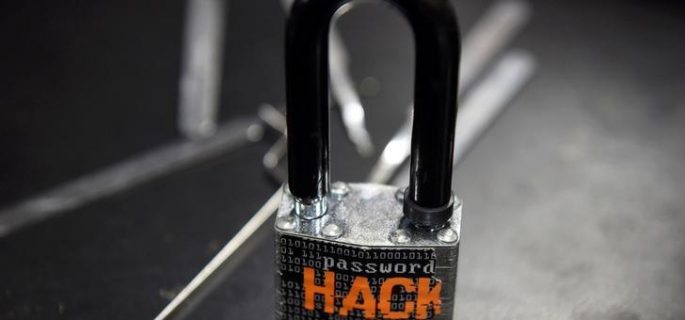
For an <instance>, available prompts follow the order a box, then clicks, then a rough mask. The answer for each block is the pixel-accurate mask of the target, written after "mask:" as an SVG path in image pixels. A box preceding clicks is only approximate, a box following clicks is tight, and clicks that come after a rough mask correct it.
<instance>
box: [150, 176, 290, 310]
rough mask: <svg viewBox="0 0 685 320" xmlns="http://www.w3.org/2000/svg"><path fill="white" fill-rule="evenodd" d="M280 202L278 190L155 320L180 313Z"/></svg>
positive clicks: (279, 190)
mask: <svg viewBox="0 0 685 320" xmlns="http://www.w3.org/2000/svg"><path fill="white" fill-rule="evenodd" d="M280 201H281V189H278V190H277V191H276V192H275V193H274V194H273V195H272V196H271V197H270V198H269V200H267V201H266V203H264V205H263V206H262V207H261V208H260V209H259V210H258V211H257V213H256V214H255V215H254V216H252V218H250V220H249V221H248V222H247V223H246V224H245V225H244V226H243V227H242V228H241V229H240V231H238V233H237V234H236V235H235V236H233V238H231V240H230V241H229V242H228V243H227V244H226V245H225V246H224V247H223V248H221V250H220V251H219V253H217V255H216V256H214V258H212V260H211V261H209V263H208V264H207V265H206V266H205V267H204V268H202V270H201V271H200V273H198V274H197V275H196V276H195V277H194V278H193V280H191V281H190V283H188V285H186V286H185V288H183V290H181V292H180V293H179V294H178V295H176V297H174V299H173V300H172V301H171V302H170V303H169V304H168V305H167V306H166V307H165V308H164V310H162V312H160V313H159V315H157V316H156V317H155V320H162V319H170V318H172V317H174V316H175V315H176V314H178V313H180V312H181V311H182V310H181V309H182V308H181V307H182V306H183V304H184V303H185V302H186V301H188V300H189V299H191V298H192V297H193V296H194V295H195V294H197V293H198V290H200V287H202V286H203V285H204V284H206V283H207V281H208V280H210V279H211V278H212V277H213V276H214V275H215V274H216V273H217V272H218V271H219V269H220V268H221V267H222V266H224V264H225V263H226V261H227V260H228V259H229V258H231V256H233V254H234V253H235V252H236V251H237V250H238V249H240V247H241V246H242V245H243V244H244V243H245V242H247V240H248V239H249V238H250V237H251V236H252V235H253V234H254V233H255V232H256V231H257V230H258V229H259V228H260V227H261V226H262V225H263V224H264V223H265V222H266V221H267V220H268V219H269V218H270V217H271V215H273V213H274V212H275V211H276V209H277V208H278V204H279V203H280Z"/></svg>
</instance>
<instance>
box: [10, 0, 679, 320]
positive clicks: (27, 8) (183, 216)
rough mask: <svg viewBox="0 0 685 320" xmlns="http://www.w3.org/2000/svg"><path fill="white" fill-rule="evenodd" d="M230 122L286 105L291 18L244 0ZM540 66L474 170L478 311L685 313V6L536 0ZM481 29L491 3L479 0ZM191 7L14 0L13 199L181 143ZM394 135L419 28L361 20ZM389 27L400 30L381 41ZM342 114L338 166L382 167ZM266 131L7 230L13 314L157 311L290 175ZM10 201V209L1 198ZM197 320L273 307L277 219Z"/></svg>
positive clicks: (364, 53) (384, 132) (578, 315)
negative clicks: (276, 173)
mask: <svg viewBox="0 0 685 320" xmlns="http://www.w3.org/2000/svg"><path fill="white" fill-rule="evenodd" d="M234 2H235V3H231V4H230V10H229V23H228V28H229V33H228V34H227V49H226V57H227V62H226V64H225V68H224V73H225V77H226V81H225V83H224V88H225V89H224V91H223V92H224V94H223V103H222V104H223V108H222V114H221V117H222V118H223V119H228V118H232V117H234V116H238V115H247V114H253V113H254V112H255V111H256V107H257V105H258V104H259V103H261V102H270V103H274V104H278V103H280V102H282V101H283V97H284V94H283V89H284V83H283V67H282V66H283V58H282V36H283V30H282V26H283V22H284V18H283V14H282V11H281V9H280V6H279V5H278V3H276V1H234ZM531 3H532V6H533V10H534V16H533V18H532V22H531V24H530V25H529V26H528V27H527V29H526V30H525V31H524V33H523V35H522V36H521V37H520V38H519V39H518V40H517V41H516V42H515V43H514V46H515V47H517V48H523V49H526V50H529V51H530V52H532V53H533V54H534V55H535V57H536V58H537V60H538V63H539V65H538V70H537V73H536V75H535V77H534V79H533V80H532V82H531V83H530V85H528V86H527V88H526V89H525V91H524V92H523V93H522V94H521V95H520V96H519V97H518V98H517V99H516V100H515V101H514V103H513V105H512V106H511V108H510V109H509V110H508V111H507V112H506V113H505V114H504V115H503V116H502V117H501V118H500V119H499V120H498V121H497V123H496V124H495V125H494V126H493V128H492V129H491V130H490V131H489V132H488V133H487V134H486V135H485V136H484V137H483V139H482V140H481V141H480V142H479V143H478V145H477V146H476V147H475V148H474V149H473V151H472V152H471V153H470V154H469V155H468V156H467V157H466V159H465V161H464V162H463V163H462V164H461V165H460V166H459V167H458V168H457V170H456V173H455V178H454V181H455V190H456V192H457V193H458V194H459V195H460V196H461V198H463V199H464V201H465V211H464V226H463V243H462V251H461V255H460V274H459V285H458V304H457V305H458V310H457V311H458V318H459V319H577V320H590V319H610V320H619V319H622V320H634V319H643V320H644V319H655V320H656V319H685V303H683V301H685V272H683V271H685V197H683V190H685V143H684V142H683V141H684V140H683V137H685V63H683V62H682V57H685V42H684V41H683V35H684V34H685V20H683V17H685V8H684V6H683V5H682V4H680V3H679V2H676V1H673V2H667V1H628V0H623V1H619V0H610V1H589V0H588V1H585V0H584V1H543V0H535V1H531ZM456 4H457V7H458V8H459V9H460V10H459V13H460V16H461V23H462V25H463V26H464V31H468V29H469V26H470V25H472V24H473V22H474V21H475V20H476V19H477V18H478V16H479V15H480V14H481V13H482V12H483V11H484V10H485V8H486V7H487V6H488V4H489V2H478V1H469V0H460V1H457V2H456ZM183 10H184V4H183V3H182V2H181V1H148V2H136V1H125V2H121V1H118V2H116V3H115V2H113V1H98V2H79V1H68V2H64V1H53V2H49V1H34V2H16V1H15V2H8V1H5V2H3V3H2V4H0V39H3V44H2V48H3V49H2V50H0V61H2V62H0V70H2V71H0V88H2V89H0V105H1V106H2V108H0V148H1V149H0V150H2V151H1V156H0V204H1V205H2V206H4V205H9V204H11V203H13V202H15V201H18V200H20V199H23V198H25V197H29V196H31V195H35V194H37V193H39V192H40V191H43V190H46V189H49V188H50V187H52V186H55V185H58V184H59V183H61V182H65V181H68V180H70V179H72V178H75V177H78V176H81V175H83V174H86V173H89V172H94V171H97V169H99V168H102V167H103V166H104V165H107V164H112V163H116V162H117V161H120V160H122V159H126V158H129V157H132V156H134V155H136V154H138V153H140V152H142V151H145V150H148V149H150V148H152V147H155V146H159V145H162V144H165V143H169V142H172V141H174V140H176V139H179V136H178V134H177V133H176V131H175V116H176V111H175V110H176V104H177V82H178V74H179V65H180V52H181V39H182V19H183ZM340 23H341V29H342V32H343V35H344V36H345V38H346V40H347V42H348V45H349V47H350V50H351V52H352V54H351V58H352V63H353V65H352V68H353V70H352V73H353V76H354V79H355V80H356V81H358V82H359V81H361V80H362V79H364V78H366V77H370V76H371V77H374V78H376V79H378V81H379V83H380V84H381V90H380V92H379V93H378V94H377V95H375V96H367V97H365V99H364V102H365V104H366V105H367V106H368V113H369V122H370V127H371V130H372V134H373V137H374V141H375V142H376V143H377V144H379V145H383V144H384V143H385V141H387V139H389V137H390V136H391V135H392V133H393V132H394V130H395V128H396V127H397V126H398V125H399V124H400V122H401V121H402V117H403V113H402V112H401V110H403V108H404V106H406V105H407V104H408V102H409V101H410V99H411V83H412V82H411V76H412V70H411V69H412V58H413V52H412V51H411V46H410V45H411V40H410V38H409V36H408V35H407V33H408V32H409V31H408V28H407V26H406V25H405V24H404V23H403V22H402V21H401V19H400V18H399V16H398V15H396V14H394V13H392V12H390V11H388V10H387V9H385V8H384V7H375V6H372V5H365V6H362V7H361V8H360V9H358V10H353V11H352V12H351V13H350V14H349V15H348V16H345V17H344V18H343V19H342V20H341V21H340ZM379 39H382V41H379ZM333 117H335V115H333ZM337 123H338V122H336V121H334V124H333V125H332V130H333V132H332V136H333V140H334V150H333V174H334V178H336V179H344V180H349V181H358V180H361V179H363V178H364V177H365V176H366V174H367V172H368V170H369V169H370V166H371V164H372V162H373V159H360V158H358V157H357V156H355V155H354V153H353V149H352V147H351V146H350V145H349V143H346V142H345V141H343V139H342V133H341V129H340V126H339V125H338V124H337ZM266 148H268V143H257V144H253V145H251V146H249V147H246V148H244V149H242V150H240V151H239V152H235V153H229V154H225V155H223V156H222V157H220V158H217V159H215V160H212V161H207V162H203V163H201V164H199V165H197V166H195V167H194V168H192V169H188V170H184V171H182V172H179V173H175V174H173V175H170V176H166V177H164V178H161V179H158V180H156V181H153V182H151V183H148V184H146V185H144V186H141V187H137V188H135V189H132V190H129V191H127V192H124V193H121V194H119V195H117V196H114V197H110V198H107V199H103V200H100V201H97V202H95V203H92V204H90V205H88V206H86V207H83V208H80V209H77V210H73V211H72V212H69V213H66V214H64V215H61V216H59V217H57V218H54V219H52V220H49V221H47V222H44V223H41V224H38V225H35V226H32V227H30V228H28V229H25V230H22V231H20V232H18V233H15V234H13V235H11V236H9V237H7V238H3V239H0V319H60V318H65V319H150V318H152V317H154V315H156V314H157V313H158V312H159V311H160V310H161V309H162V308H163V307H164V306H165V305H166V304H167V303H168V302H169V297H170V296H171V295H173V293H174V292H176V291H177V290H178V288H180V287H182V286H183V285H185V284H186V283H187V282H188V281H189V280H190V279H191V278H192V276H193V275H194V274H195V273H197V272H198V271H199V270H200V269H201V267H202V266H203V265H204V264H206V262H207V261H208V260H209V259H210V258H211V257H212V256H213V255H214V254H215V253H216V252H217V250H218V249H219V248H220V247H221V246H222V245H223V244H224V243H225V242H226V241H227V240H228V239H229V238H230V237H231V236H232V235H233V234H235V232H236V231H237V230H238V228H239V227H240V226H241V225H242V224H243V223H244V222H245V221H247V219H248V218H249V217H250V216H251V215H252V214H253V213H254V212H255V211H256V210H257V209H258V208H259V207H260V206H261V204H262V203H263V201H265V200H266V199H267V198H268V197H269V196H270V195H271V193H272V192H273V190H274V189H275V186H274V185H273V184H272V183H271V182H270V181H269V179H267V178H266V176H265V174H264V173H263V172H262V170H261V167H260V166H258V164H259V160H260V159H261V156H262V154H263V153H264V152H265V150H266ZM0 207H1V206H0ZM260 239H261V241H259V242H257V243H256V246H255V249H254V251H252V254H249V255H248V256H247V257H246V259H245V260H244V261H243V262H242V263H241V264H240V265H238V266H237V268H236V269H235V270H234V271H233V273H231V274H230V275H229V276H228V277H227V278H226V279H225V280H224V281H223V282H221V283H219V285H218V286H217V289H216V290H215V291H214V292H212V293H211V294H209V295H208V296H207V297H206V299H205V300H204V301H203V302H201V303H200V304H199V306H198V308H197V309H196V310H195V311H194V312H193V313H192V316H191V318H192V319H268V318H270V317H271V316H272V309H271V307H272V296H271V295H272V288H273V285H272V279H273V278H272V275H271V274H272V251H271V240H270V238H269V236H268V235H266V236H265V237H262V238H260Z"/></svg>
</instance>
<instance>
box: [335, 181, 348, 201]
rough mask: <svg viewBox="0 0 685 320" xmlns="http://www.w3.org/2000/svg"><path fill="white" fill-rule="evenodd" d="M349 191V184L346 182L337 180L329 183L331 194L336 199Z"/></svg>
mask: <svg viewBox="0 0 685 320" xmlns="http://www.w3.org/2000/svg"><path fill="white" fill-rule="evenodd" d="M349 192H350V186H349V185H347V183H344V182H340V181H338V182H335V183H333V184H332V185H331V194H332V195H333V196H334V197H336V198H338V199H341V198H343V197H345V196H346V195H347V194H348V193H349Z"/></svg>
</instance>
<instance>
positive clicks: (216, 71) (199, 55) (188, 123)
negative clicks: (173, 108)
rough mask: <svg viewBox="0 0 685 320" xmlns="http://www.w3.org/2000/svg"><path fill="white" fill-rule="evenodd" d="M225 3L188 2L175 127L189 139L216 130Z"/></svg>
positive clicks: (215, 1) (213, 1) (205, 135)
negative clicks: (176, 125) (176, 123)
mask: <svg viewBox="0 0 685 320" xmlns="http://www.w3.org/2000/svg"><path fill="white" fill-rule="evenodd" d="M226 3H227V2H226V1H223V0H188V7H187V17H186V27H185V28H186V29H185V39H184V50H183V66H182V71H181V79H180V88H179V89H180V97H179V100H180V106H179V112H178V126H179V129H180V130H181V132H182V133H183V134H184V135H185V136H186V137H187V138H191V139H196V138H206V137H209V136H211V135H212V134H214V132H215V131H216V129H217V109H218V105H219V98H220V96H219V94H220V89H221V88H220V86H221V70H222V68H221V66H222V57H223V35H224V25H225V16H226V8H225V7H226Z"/></svg>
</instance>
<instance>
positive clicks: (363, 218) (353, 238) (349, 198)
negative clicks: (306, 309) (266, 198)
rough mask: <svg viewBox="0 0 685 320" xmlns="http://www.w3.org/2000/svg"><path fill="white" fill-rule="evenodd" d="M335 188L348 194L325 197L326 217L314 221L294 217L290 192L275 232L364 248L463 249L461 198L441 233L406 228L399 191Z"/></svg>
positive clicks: (369, 185)
mask: <svg viewBox="0 0 685 320" xmlns="http://www.w3.org/2000/svg"><path fill="white" fill-rule="evenodd" d="M333 185H334V189H343V190H345V192H331V193H330V194H329V196H328V197H327V198H326V201H327V211H326V213H325V214H324V215H322V216H320V217H318V218H315V219H308V218H306V217H300V216H298V215H297V214H296V213H295V210H294V208H295V199H294V198H293V197H292V195H290V193H288V192H287V188H285V189H286V192H284V193H283V199H282V201H281V205H280V207H279V210H278V213H277V216H276V231H277V232H280V233H283V234H293V235H298V236H305V237H311V238H315V239H322V240H327V241H334V242H341V243H345V244H351V245H357V246H362V247H364V246H365V247H388V246H394V247H426V246H431V247H452V246H457V245H458V244H459V239H460V234H461V210H462V206H461V201H459V199H458V198H456V197H455V204H454V210H453V214H452V217H451V218H450V220H449V222H448V224H447V225H446V226H445V227H444V228H442V229H440V230H435V231H426V230H419V229H415V228H411V227H408V226H405V224H406V223H402V218H403V215H404V214H403V212H402V201H401V198H399V197H398V196H397V195H398V191H399V190H400V189H398V188H397V187H393V186H388V185H382V184H372V183H349V184H347V183H341V182H337V183H335V184H333ZM334 191H335V190H334ZM399 192H400V194H401V191H399Z"/></svg>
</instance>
